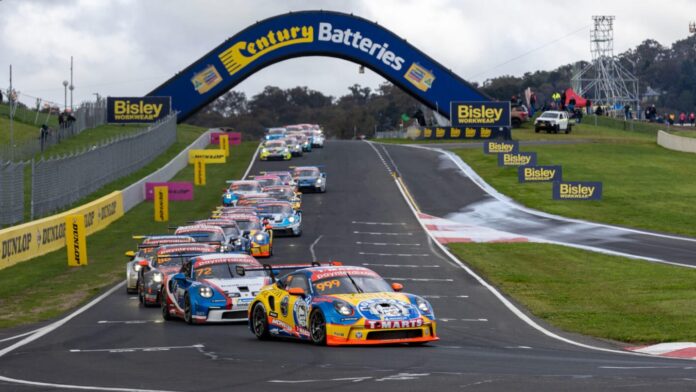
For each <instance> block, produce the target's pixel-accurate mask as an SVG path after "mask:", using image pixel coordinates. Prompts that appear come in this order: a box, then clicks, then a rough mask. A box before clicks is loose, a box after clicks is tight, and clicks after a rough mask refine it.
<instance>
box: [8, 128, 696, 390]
mask: <svg viewBox="0 0 696 392" xmlns="http://www.w3.org/2000/svg"><path fill="white" fill-rule="evenodd" d="M388 151H389V152H390V155H392V156H393V158H394V161H395V162H396V164H397V165H398V166H399V168H400V170H401V171H402V174H403V176H404V179H405V181H406V183H407V185H408V186H409V187H410V188H411V191H412V192H413V194H414V197H415V198H416V200H417V202H418V203H419V205H420V206H421V208H423V209H424V210H426V209H427V208H426V207H425V206H428V208H432V209H433V213H434V214H442V213H449V212H456V211H459V207H460V206H459V205H456V206H455V205H443V204H442V203H441V202H440V201H439V199H435V198H434V196H432V193H437V192H438V191H440V190H441V189H440V187H442V186H443V185H442V184H441V182H439V181H440V180H439V175H440V174H442V173H440V172H438V171H437V170H436V171H435V172H433V171H429V173H428V174H427V175H428V176H427V177H422V174H420V173H419V172H418V170H417V169H418V168H423V170H425V171H428V166H427V165H431V166H432V165H436V168H437V165H440V163H439V158H437V156H435V157H429V155H428V154H432V153H429V152H424V151H423V150H416V149H409V148H405V147H389V148H388ZM304 164H316V165H325V167H324V169H325V171H326V172H327V173H328V182H327V183H328V188H327V193H325V194H307V195H305V196H304V198H303V212H304V215H303V224H304V233H303V235H302V237H300V238H279V239H277V240H276V242H275V251H274V253H275V255H276V256H274V257H273V258H272V259H271V261H272V262H276V263H279V262H298V261H310V260H312V259H313V255H314V257H315V258H316V259H317V260H320V261H328V260H340V261H342V262H343V263H345V264H356V265H366V266H368V267H370V268H372V269H374V270H375V271H377V272H379V273H380V274H381V275H382V276H384V277H385V278H387V279H390V280H391V281H398V282H400V283H403V284H404V286H405V291H407V292H413V293H415V294H419V295H423V296H425V297H426V298H428V299H429V300H430V301H431V303H432V304H433V307H434V308H435V312H436V316H437V317H438V319H439V321H438V322H439V324H438V327H439V328H438V334H439V336H440V338H441V340H440V341H439V342H436V343H431V344H429V345H427V346H424V347H406V346H395V347H345V348H344V347H339V348H330V347H316V346H313V345H311V344H306V343H298V342H292V341H269V342H261V341H257V340H256V338H255V337H254V336H253V335H252V334H251V333H250V332H249V330H248V328H247V326H246V324H237V325H206V326H190V325H187V324H185V323H184V322H178V321H176V322H163V320H162V317H161V315H160V311H159V309H157V308H152V309H150V308H148V309H144V308H142V307H140V306H139V305H138V301H137V300H136V299H135V297H134V296H128V295H126V294H125V289H123V287H119V288H117V289H116V290H115V291H114V292H113V293H112V294H110V295H108V296H106V298H105V299H104V300H103V301H101V302H99V303H98V304H96V305H95V306H93V307H92V308H90V309H88V310H86V311H85V312H84V313H82V314H80V315H78V316H77V317H75V318H74V319H72V320H70V321H69V322H67V323H66V324H65V325H63V326H61V327H59V328H57V329H55V330H53V331H51V332H49V333H47V334H46V335H45V336H43V337H41V338H39V339H37V340H35V341H33V342H30V343H28V344H26V345H22V346H20V347H17V348H16V349H15V350H13V351H10V352H8V353H7V354H5V355H4V356H2V357H0V376H2V377H4V381H0V390H8V391H9V390H21V391H23V390H27V391H34V390H55V384H63V385H65V386H66V388H68V389H75V386H95V387H101V388H102V390H104V389H103V388H125V389H120V390H127V389H128V388H131V389H136V390H137V389H142V390H171V391H201V390H205V391H267V390H278V391H280V390H283V391H300V390H301V391H305V390H309V389H311V390H331V391H349V390H350V391H352V390H356V389H359V390H362V391H391V390H399V391H416V390H419V391H435V390H440V391H452V390H459V389H473V390H477V391H502V390H515V391H538V390H564V391H587V390H624V389H628V390H641V391H654V390H670V391H680V390H683V391H687V390H694V389H695V388H696V368H694V362H692V361H683V360H669V359H662V358H652V357H645V356H638V355H633V354H621V353H614V352H608V351H599V350H593V349H588V348H583V347H579V346H577V345H573V344H569V343H566V342H563V341H560V340H558V339H555V338H552V337H549V336H547V335H545V334H543V333H542V332H540V331H539V330H537V329H535V328H533V327H531V326H530V325H528V324H527V323H525V322H524V321H522V319H521V318H520V317H518V316H517V315H515V314H514V313H513V312H511V311H510V310H509V309H508V308H507V307H506V306H504V305H503V304H502V303H501V302H500V300H499V299H498V298H496V297H495V296H494V295H493V294H492V293H491V292H490V291H489V290H488V289H487V288H486V287H484V286H483V285H482V284H481V283H479V282H478V281H477V280H476V279H474V278H473V277H472V276H470V275H469V274H468V273H467V272H466V271H465V270H464V269H462V268H461V267H460V266H457V265H456V264H455V263H453V262H452V261H451V260H449V259H448V258H447V257H446V256H445V255H443V254H442V253H441V251H439V250H438V248H437V247H435V246H434V245H433V244H431V242H430V240H429V238H428V236H427V235H426V233H425V232H424V231H423V230H422V227H421V225H420V223H419V222H418V221H417V219H416V218H415V216H414V214H413V212H412V211H411V209H410V207H409V206H408V205H407V204H406V202H405V201H404V198H403V196H402V194H401V193H400V191H399V190H398V188H397V186H396V183H395V181H394V179H393V178H392V176H391V175H390V173H389V172H388V170H387V168H385V164H384V163H383V162H382V160H381V159H380V156H378V154H377V153H376V152H375V150H374V149H373V148H372V146H370V145H369V144H368V143H365V142H358V141H335V142H327V143H326V147H325V148H324V149H317V150H315V151H314V152H312V153H311V154H306V155H305V156H304V157H302V158H299V159H293V161H292V162H291V163H284V162H267V163H265V162H264V163H261V162H257V163H255V164H254V167H253V169H252V171H251V172H252V173H255V172H259V171H262V170H270V169H283V168H286V167H287V166H290V165H304ZM409 165H410V166H413V167H414V168H409V167H410V166H409ZM460 177H461V176H460ZM461 178H464V177H461ZM450 180H451V179H446V180H445V181H447V182H448V183H450V185H451V186H456V187H459V186H462V187H463V188H462V190H461V191H462V192H463V194H464V195H466V196H463V197H462V199H458V203H464V204H463V205H465V204H466V203H467V201H468V200H472V201H473V200H476V197H477V195H476V194H475V189H478V188H475V189H474V187H472V186H467V185H465V184H460V183H455V184H451V182H450ZM418 184H421V186H419V185H418ZM457 189H459V188H457ZM429 200H431V201H429ZM438 208H439V209H438ZM452 208H454V209H452ZM173 223H177V222H173ZM122 251H124V249H114V252H122ZM545 327H546V328H548V326H545ZM551 330H552V331H553V329H551ZM554 332H556V333H560V332H558V331H554ZM560 334H561V335H563V336H566V337H568V338H570V339H573V340H574V341H577V342H581V343H584V344H588V345H592V346H595V347H601V348H606V349H612V350H620V348H619V347H618V346H615V345H612V344H611V343H607V342H601V341H597V340H594V339H590V338H586V337H579V336H570V335H568V334H563V333H560ZM10 343H13V342H6V343H2V345H1V346H0V349H2V348H5V347H8V346H9V344H10ZM0 352H1V351H0ZM8 378H11V379H15V380H25V381H31V382H39V383H46V385H42V386H31V385H26V383H25V384H21V383H16V382H10V381H9V380H8ZM48 384H51V385H48ZM52 385H53V386H52ZM97 389H98V388H97Z"/></svg>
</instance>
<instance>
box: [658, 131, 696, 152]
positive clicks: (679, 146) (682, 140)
mask: <svg viewBox="0 0 696 392" xmlns="http://www.w3.org/2000/svg"><path fill="white" fill-rule="evenodd" d="M657 144H659V145H660V146H662V147H664V148H666V149H668V150H675V151H681V152H693V153H696V138H693V137H684V136H677V135H672V134H669V133H667V132H665V131H657Z"/></svg>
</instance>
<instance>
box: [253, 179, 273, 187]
mask: <svg viewBox="0 0 696 392" xmlns="http://www.w3.org/2000/svg"><path fill="white" fill-rule="evenodd" d="M257 181H258V182H259V184H261V186H262V187H264V186H271V185H278V180H277V179H276V178H262V179H259V180H257Z"/></svg>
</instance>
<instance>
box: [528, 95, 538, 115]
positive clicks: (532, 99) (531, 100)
mask: <svg viewBox="0 0 696 392" xmlns="http://www.w3.org/2000/svg"><path fill="white" fill-rule="evenodd" d="M536 103H537V97H536V93H532V95H530V96H529V107H530V108H531V109H532V111H531V113H530V115H532V116H533V115H534V112H536Z"/></svg>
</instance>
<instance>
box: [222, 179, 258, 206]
mask: <svg viewBox="0 0 696 392" xmlns="http://www.w3.org/2000/svg"><path fill="white" fill-rule="evenodd" d="M227 182H228V183H229V184H230V186H229V187H228V188H227V189H225V193H223V194H222V205H223V206H226V207H229V206H234V205H236V204H237V200H239V197H240V196H241V195H246V194H249V193H259V192H261V184H259V183H258V181H249V180H245V181H227Z"/></svg>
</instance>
